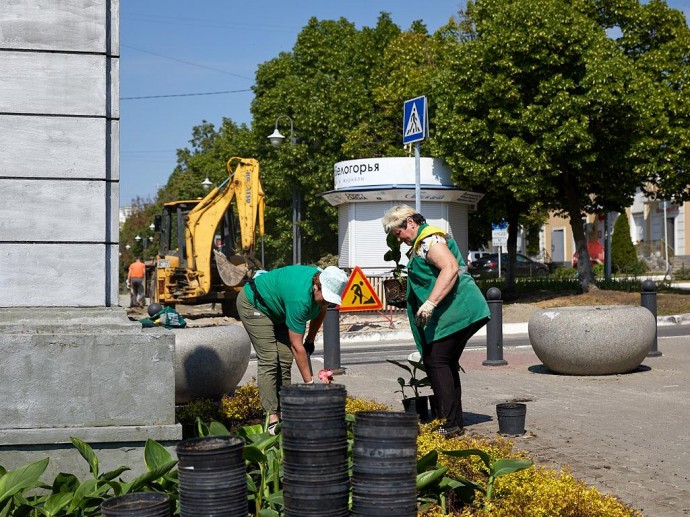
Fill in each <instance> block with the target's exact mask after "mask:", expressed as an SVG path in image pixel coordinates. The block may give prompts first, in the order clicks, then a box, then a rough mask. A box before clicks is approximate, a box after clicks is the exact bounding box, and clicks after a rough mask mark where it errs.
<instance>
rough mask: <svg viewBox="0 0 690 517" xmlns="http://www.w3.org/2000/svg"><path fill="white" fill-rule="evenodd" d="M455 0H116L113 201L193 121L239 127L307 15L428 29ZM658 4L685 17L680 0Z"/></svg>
mask: <svg viewBox="0 0 690 517" xmlns="http://www.w3.org/2000/svg"><path fill="white" fill-rule="evenodd" d="M464 3H465V0H425V1H421V0H415V1H412V0H340V1H337V2H336V1H333V0H282V1H277V0H263V1H254V0H245V1H242V2H239V1H237V0H196V1H191V0H120V117H121V119H120V206H127V205H129V204H131V201H132V200H133V199H134V198H136V197H141V198H144V199H147V198H151V199H153V198H154V197H155V194H156V192H157V191H158V189H159V188H161V187H163V186H164V185H165V184H166V183H167V181H168V177H169V176H170V174H171V173H172V171H173V169H174V168H175V164H176V161H177V160H176V151H177V149H181V148H184V147H187V146H188V145H189V140H190V139H191V136H192V128H193V127H194V126H197V125H199V124H201V123H202V122H203V121H204V120H205V121H208V122H211V123H213V124H214V125H215V126H216V127H218V126H219V125H220V123H221V121H222V119H223V117H227V118H230V119H232V120H233V121H234V122H236V123H238V124H242V123H246V124H248V125H249V123H250V122H251V115H250V111H249V110H250V106H251V101H252V91H251V87H252V85H253V83H254V75H255V73H256V70H257V68H258V66H259V64H261V63H264V62H266V61H269V60H271V59H273V58H274V57H276V56H278V55H279V54H280V53H281V52H290V51H291V50H292V47H293V46H294V44H295V41H296V39H297V35H298V34H299V33H300V31H301V30H302V28H303V27H304V26H305V25H306V24H307V22H308V20H309V18H311V17H312V16H315V17H316V18H318V19H320V20H334V19H338V18H340V17H344V18H346V19H347V20H349V21H350V22H352V23H354V24H355V25H356V27H357V28H358V29H361V28H362V27H373V26H375V25H376V20H377V18H378V16H379V14H380V13H381V12H382V11H385V12H388V13H390V14H391V17H392V20H393V22H394V23H396V24H397V25H398V26H399V27H400V28H401V29H403V30H405V29H409V28H410V26H411V24H412V22H413V21H415V20H422V21H423V22H424V23H425V24H426V26H427V28H428V30H429V32H434V31H435V30H436V29H438V28H439V27H441V26H442V25H444V24H445V23H446V22H447V21H448V19H449V18H451V17H453V16H455V15H456V14H457V12H458V10H459V9H461V8H462V7H463V6H464ZM667 3H668V4H669V5H670V6H671V7H674V8H676V9H681V10H683V11H684V12H685V15H686V17H690V0H668V2H667ZM220 92H222V93H220ZM279 115H281V113H276V118H277V117H278V116H279ZM401 118H402V106H401ZM401 123H402V120H401ZM267 136H268V135H267Z"/></svg>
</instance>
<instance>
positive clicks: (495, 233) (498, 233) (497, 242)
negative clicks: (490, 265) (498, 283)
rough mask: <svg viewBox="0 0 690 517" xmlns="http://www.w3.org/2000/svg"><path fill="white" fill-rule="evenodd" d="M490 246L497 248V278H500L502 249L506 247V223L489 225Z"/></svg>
mask: <svg viewBox="0 0 690 517" xmlns="http://www.w3.org/2000/svg"><path fill="white" fill-rule="evenodd" d="M491 244H492V245H493V246H496V247H497V248H498V278H501V258H502V256H503V247H504V246H507V245H508V223H507V222H505V221H501V222H500V223H498V224H496V223H494V224H492V225H491Z"/></svg>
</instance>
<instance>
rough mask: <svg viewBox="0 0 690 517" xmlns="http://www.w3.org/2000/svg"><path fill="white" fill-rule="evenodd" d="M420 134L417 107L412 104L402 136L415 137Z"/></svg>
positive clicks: (420, 125)
mask: <svg viewBox="0 0 690 517" xmlns="http://www.w3.org/2000/svg"><path fill="white" fill-rule="evenodd" d="M421 132H422V124H421V121H420V120H419V113H418V112H417V105H416V104H412V110H411V111H410V118H409V119H408V120H407V127H406V128H405V135H404V136H411V135H416V134H418V133H421Z"/></svg>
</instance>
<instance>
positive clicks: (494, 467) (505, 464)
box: [441, 449, 532, 503]
mask: <svg viewBox="0 0 690 517" xmlns="http://www.w3.org/2000/svg"><path fill="white" fill-rule="evenodd" d="M441 453H442V454H446V455H447V456H454V457H456V458H461V457H468V456H479V457H480V458H481V460H482V461H483V462H484V465H485V466H486V468H487V470H488V471H489V479H488V480H487V482H486V487H482V486H480V485H478V484H477V483H473V482H471V481H469V480H466V479H463V480H462V482H463V483H467V484H468V485H471V486H473V487H474V488H475V489H476V490H480V491H481V492H482V493H484V494H485V496H486V501H487V503H489V502H491V501H492V500H493V497H494V482H495V481H496V479H497V478H499V477H501V476H505V475H507V474H512V473H513V472H518V471H520V470H523V469H526V468H529V467H531V466H532V462H531V461H530V460H514V459H505V458H501V459H498V460H496V461H494V462H492V461H491V458H490V456H489V455H488V454H487V453H486V452H484V451H482V450H480V449H464V450H455V451H441Z"/></svg>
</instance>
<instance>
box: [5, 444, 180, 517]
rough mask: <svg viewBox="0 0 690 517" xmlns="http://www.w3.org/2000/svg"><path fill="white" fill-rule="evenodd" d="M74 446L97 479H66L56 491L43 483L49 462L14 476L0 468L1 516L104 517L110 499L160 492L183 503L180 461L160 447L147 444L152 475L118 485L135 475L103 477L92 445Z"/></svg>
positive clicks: (62, 475)
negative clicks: (102, 507) (104, 504)
mask: <svg viewBox="0 0 690 517" xmlns="http://www.w3.org/2000/svg"><path fill="white" fill-rule="evenodd" d="M72 444H73V445H74V446H75V447H76V448H77V450H78V451H79V453H80V454H81V456H82V457H83V458H84V460H85V461H86V462H87V463H88V465H89V470H90V472H91V475H92V477H90V478H88V479H86V480H85V481H83V482H80V481H79V480H78V479H77V478H76V476H74V475H72V474H65V473H60V474H58V475H57V477H56V478H55V480H54V481H53V483H52V484H51V485H46V484H44V483H42V482H41V481H40V479H39V478H40V476H41V475H42V474H43V472H45V470H46V467H47V466H48V462H49V460H48V458H46V459H43V460H39V461H36V462H34V463H31V464H29V465H26V466H24V467H19V468H17V469H15V470H13V471H10V472H5V470H4V469H2V468H1V467H0V515H2V516H3V517H4V516H7V515H17V516H19V515H43V516H47V517H52V516H67V515H75V516H79V517H92V516H94V517H95V516H97V515H100V514H101V512H100V505H101V503H102V502H103V501H105V500H106V499H109V498H111V497H114V496H118V495H123V494H128V493H131V492H142V491H159V492H164V493H167V494H168V495H169V496H170V497H171V499H172V501H173V502H174V501H176V500H177V491H178V489H177V475H176V473H174V472H173V468H174V467H175V465H176V463H177V462H176V461H175V460H173V458H172V457H171V455H170V453H169V452H168V451H167V450H166V449H165V448H164V447H163V446H162V445H160V444H159V443H157V442H155V441H153V440H147V442H146V445H145V446H144V460H145V463H146V468H147V470H146V472H144V473H143V474H141V475H139V476H137V477H136V478H134V479H132V480H131V481H127V482H125V481H123V480H122V479H116V478H118V476H120V474H122V473H123V472H125V471H128V470H130V469H129V467H119V468H117V469H115V470H112V471H110V472H104V473H100V472H99V468H98V457H97V456H96V454H95V452H94V451H93V449H92V448H91V446H90V445H88V444H87V443H86V442H84V441H82V440H79V439H78V438H72Z"/></svg>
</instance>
